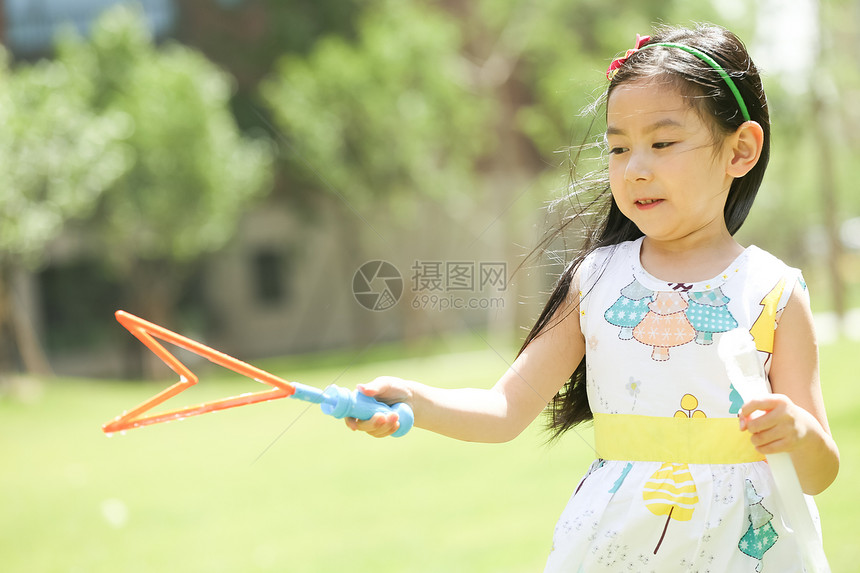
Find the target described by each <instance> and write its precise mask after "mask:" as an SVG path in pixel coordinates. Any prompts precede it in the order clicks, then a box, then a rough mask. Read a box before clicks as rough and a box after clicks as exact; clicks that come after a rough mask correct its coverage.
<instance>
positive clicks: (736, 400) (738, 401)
mask: <svg viewBox="0 0 860 573" xmlns="http://www.w3.org/2000/svg"><path fill="white" fill-rule="evenodd" d="M729 388H730V390H731V391H730V392H729V401H730V402H731V405H730V406H729V414H737V413H739V412H740V411H741V408H742V407H743V405H744V399H743V397H742V396H741V394H740V392H738V391H737V389H736V388H735V385H734V384H730V385H729Z"/></svg>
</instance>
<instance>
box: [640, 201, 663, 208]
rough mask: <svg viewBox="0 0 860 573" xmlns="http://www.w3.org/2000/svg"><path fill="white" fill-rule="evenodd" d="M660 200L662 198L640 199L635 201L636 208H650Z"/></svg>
mask: <svg viewBox="0 0 860 573" xmlns="http://www.w3.org/2000/svg"><path fill="white" fill-rule="evenodd" d="M662 202H663V199H640V200H639V201H636V202H635V204H636V207H637V208H638V209H650V208H652V207H655V206H656V205H659V204H660V203H662Z"/></svg>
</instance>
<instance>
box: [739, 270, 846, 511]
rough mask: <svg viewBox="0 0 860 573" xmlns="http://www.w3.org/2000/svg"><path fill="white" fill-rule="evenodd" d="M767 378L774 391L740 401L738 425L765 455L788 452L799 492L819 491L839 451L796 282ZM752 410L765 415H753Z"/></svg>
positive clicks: (815, 348)
mask: <svg viewBox="0 0 860 573" xmlns="http://www.w3.org/2000/svg"><path fill="white" fill-rule="evenodd" d="M770 383H771V388H772V389H773V392H774V393H773V394H771V395H770V396H769V397H766V398H762V399H758V400H750V401H749V402H747V403H746V404H744V406H743V408H742V409H741V412H740V414H741V429H742V430H743V429H747V430H749V431H750V432H751V433H752V443H753V445H755V446H756V449H757V450H758V451H759V452H761V453H763V454H775V453H779V452H789V453H790V454H791V459H792V462H794V467H795V469H796V470H797V475H798V478H799V479H800V484H801V486H802V487H803V491H804V492H805V493H807V494H809V495H815V494H818V493H821V492H822V491H824V490H825V489H826V488H827V487H828V486H829V485H830V484H831V483H833V480H834V479H836V474H837V473H838V471H839V450H838V449H837V447H836V442H834V441H833V438H832V437H831V435H830V428H829V426H828V424H827V414H826V413H825V410H824V400H823V398H822V396H821V382H820V380H819V376H818V344H817V342H816V339H815V328H814V325H813V322H812V312H811V310H810V308H809V302H808V299H807V297H806V296H805V295H804V294H803V291H802V290H800V286H799V285H798V286H797V287H796V288H795V290H794V292H793V293H792V295H791V298H790V299H789V302H788V304H787V305H786V307H785V310H784V312H783V314H782V317H781V318H780V321H779V327H778V328H777V329H776V333H775V335H774V343H773V357H772V363H771V367H770ZM755 411H764V412H766V414H764V415H762V416H760V417H758V418H752V417H751V415H752V414H753V412H755Z"/></svg>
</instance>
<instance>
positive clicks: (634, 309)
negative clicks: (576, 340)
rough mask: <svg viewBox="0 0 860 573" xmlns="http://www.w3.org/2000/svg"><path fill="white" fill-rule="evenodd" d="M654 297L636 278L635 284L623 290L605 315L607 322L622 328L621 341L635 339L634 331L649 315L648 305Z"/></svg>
mask: <svg viewBox="0 0 860 573" xmlns="http://www.w3.org/2000/svg"><path fill="white" fill-rule="evenodd" d="M653 296H654V293H653V292H652V291H650V290H648V289H647V288H645V287H644V286H642V285H641V284H640V283H639V281H637V280H636V279H635V278H634V279H633V282H631V283H630V284H629V285H627V286H626V287H624V288H623V289H621V296H620V297H618V300H616V301H615V303H614V304H613V305H612V306H610V307H609V308H608V309H607V310H606V312H605V313H604V314H603V317H604V318H605V319H606V322H608V323H609V324H612V325H614V326H618V327H620V328H621V332H620V333H619V334H618V338H620V339H621V340H630V339H631V338H633V329H634V328H635V327H636V325H637V324H639V323H640V322H642V319H643V318H645V315H646V314H648V303H649V302H651V300H652V297H653Z"/></svg>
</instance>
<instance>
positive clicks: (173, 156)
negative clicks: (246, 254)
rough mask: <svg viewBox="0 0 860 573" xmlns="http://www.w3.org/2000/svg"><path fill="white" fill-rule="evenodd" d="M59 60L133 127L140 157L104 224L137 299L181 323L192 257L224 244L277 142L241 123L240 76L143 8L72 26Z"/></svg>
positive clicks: (106, 208) (153, 313)
mask: <svg viewBox="0 0 860 573" xmlns="http://www.w3.org/2000/svg"><path fill="white" fill-rule="evenodd" d="M57 59H58V60H59V61H60V62H64V63H65V64H66V65H67V66H68V67H69V68H71V69H73V70H75V73H77V74H80V75H82V76H84V77H87V78H90V79H91V81H92V83H93V90H92V97H91V100H90V104H91V105H92V107H93V109H94V111H95V112H96V113H98V114H111V115H114V116H116V115H119V116H121V117H122V118H123V121H124V123H125V125H126V127H127V130H126V133H125V137H124V138H123V140H122V142H121V146H122V148H123V149H124V151H125V154H126V155H127V156H128V158H129V160H128V168H127V169H126V170H125V171H124V172H123V173H122V175H121V176H120V177H119V178H118V179H117V180H116V181H115V182H114V183H113V184H112V185H111V187H110V189H109V191H108V192H107V193H105V194H104V195H103V196H102V198H101V201H100V203H99V208H98V213H97V216H96V218H95V219H94V223H95V224H94V225H93V227H92V228H93V229H94V230H95V231H96V232H97V233H98V234H99V236H100V237H101V240H102V244H103V245H104V246H105V251H104V256H105V261H106V262H107V263H108V264H109V265H110V266H111V267H112V268H113V269H114V270H115V272H117V273H119V275H120V276H121V277H123V279H124V280H125V281H126V282H127V284H128V285H129V286H130V288H131V292H130V303H129V304H130V307H131V308H134V309H136V311H137V312H140V313H145V314H146V316H148V317H151V318H152V319H153V320H155V321H156V322H157V321H165V322H169V321H170V318H171V317H170V311H171V310H172V307H173V304H174V303H175V300H174V299H175V296H176V287H177V286H178V285H180V284H181V279H182V277H183V276H184V275H183V270H184V269H185V268H187V264H188V263H189V262H191V261H194V260H195V259H197V258H198V257H200V256H201V255H204V254H207V253H212V252H214V251H217V250H218V249H220V248H222V247H223V246H224V245H225V244H226V243H227V241H228V240H229V239H230V238H231V237H232V236H233V233H234V231H235V226H236V223H237V221H238V219H239V217H240V215H241V214H242V212H243V210H244V208H245V207H246V206H247V205H248V204H249V201H251V200H253V199H255V198H257V197H260V196H261V195H262V194H263V193H264V192H266V191H267V190H268V189H269V187H270V184H271V158H272V151H271V146H270V144H269V143H268V141H266V140H263V139H249V138H247V137H244V136H243V135H242V134H241V133H240V132H239V130H238V128H237V127H236V123H235V120H234V118H233V116H232V114H231V111H230V106H229V101H230V95H231V89H232V84H231V79H230V77H229V76H227V75H226V74H225V73H224V72H222V71H221V70H220V69H218V68H217V67H216V66H214V65H213V64H212V63H211V62H209V61H208V60H207V59H206V58H205V57H203V56H202V55H201V54H199V53H198V52H196V51H193V50H191V49H189V48H187V47H184V46H182V45H179V44H176V43H167V44H165V45H162V46H155V45H154V43H153V41H152V38H151V37H150V35H149V33H148V30H147V28H146V26H145V24H144V22H143V20H142V18H141V16H140V14H139V13H138V12H137V11H136V10H133V9H130V8H126V7H119V8H116V9H113V10H110V11H108V12H106V13H105V14H104V15H103V16H102V17H101V18H100V19H99V20H98V22H97V23H96V24H95V26H94V27H93V29H92V32H91V34H90V37H89V38H88V39H82V38H79V37H76V36H73V35H67V36H66V37H64V38H63V39H62V40H61V41H60V42H59V44H58V51H57Z"/></svg>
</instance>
